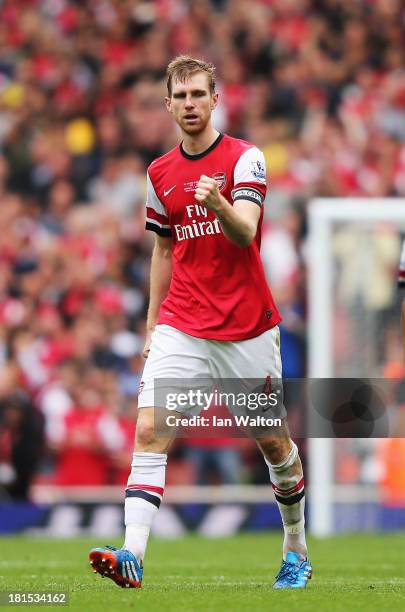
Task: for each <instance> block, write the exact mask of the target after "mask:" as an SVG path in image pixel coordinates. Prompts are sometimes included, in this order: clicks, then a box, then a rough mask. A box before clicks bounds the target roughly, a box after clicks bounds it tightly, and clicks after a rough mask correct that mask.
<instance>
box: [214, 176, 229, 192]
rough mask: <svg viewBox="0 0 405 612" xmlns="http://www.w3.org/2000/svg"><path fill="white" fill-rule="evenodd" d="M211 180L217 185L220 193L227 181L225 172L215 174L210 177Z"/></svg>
mask: <svg viewBox="0 0 405 612" xmlns="http://www.w3.org/2000/svg"><path fill="white" fill-rule="evenodd" d="M212 178H213V179H214V180H215V181H216V182H217V183H218V189H219V191H222V190H223V188H224V187H225V185H226V181H227V178H226V174H225V172H216V174H213V175H212Z"/></svg>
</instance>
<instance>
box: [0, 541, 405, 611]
mask: <svg viewBox="0 0 405 612" xmlns="http://www.w3.org/2000/svg"><path fill="white" fill-rule="evenodd" d="M112 543H113V544H114V542H112ZM100 544H104V542H100V540H88V539H75V540H50V539H31V538H30V539H29V538H25V537H21V538H17V537H13V538H2V539H0V553H1V554H0V591H5V590H23V591H31V592H32V591H35V590H37V591H38V590H42V591H43V590H57V589H61V590H69V592H70V605H69V607H66V606H65V607H63V608H61V607H60V606H59V609H65V610H69V611H70V610H80V611H81V612H87V611H89V612H92V611H97V612H101V611H102V612H105V611H108V612H114V611H116V610H117V611H122V612H124V611H126V610H132V609H133V610H139V611H140V612H143V611H149V610H153V611H155V610H162V611H163V612H168V611H176V612H180V611H183V610H184V611H187V612H189V611H194V610H201V611H202V610H204V611H208V610H218V611H219V610H221V611H222V610H228V611H229V612H234V611H239V610H246V611H249V612H256V611H262V610H263V611H264V610H266V611H271V612H278V611H284V610H285V611H286V612H290V611H294V610H297V611H298V610H299V611H300V612H303V611H307V610H308V611H309V610H310V611H311V612H312V611H315V610H319V612H329V611H335V610H339V611H340V610H342V611H345V612H348V611H349V610H356V611H357V610H358V611H361V612H363V611H367V612H369V611H370V610H375V611H377V610H378V611H379V612H381V611H385V610H387V611H388V610H389V611H392V610H401V609H405V561H404V551H405V535H404V534H401V535H373V536H369V535H350V536H344V537H336V538H333V539H328V540H322V541H311V542H310V552H311V560H312V564H313V567H314V577H313V579H312V581H311V582H310V583H309V587H308V588H307V589H306V590H305V591H274V590H272V588H271V584H272V581H273V576H274V575H275V573H276V572H277V570H278V566H279V557H280V545H281V539H280V536H275V535H273V534H271V535H269V534H267V533H262V534H244V535H238V536H235V537H232V538H226V539H218V540H206V539H202V538H199V537H191V536H190V537H187V538H184V539H182V540H175V541H172V542H169V541H162V540H159V541H157V540H152V541H151V542H150V545H149V549H148V554H147V558H146V571H145V578H144V583H143V584H144V588H142V589H141V590H133V589H128V590H124V589H119V588H118V587H116V586H115V584H113V583H112V582H111V581H110V580H108V579H102V578H101V577H100V576H99V575H98V574H97V575H96V574H93V573H92V572H91V569H90V566H89V564H88V562H87V551H88V549H89V548H91V547H92V546H95V545H100ZM115 544H117V545H120V544H119V543H117V542H116V543H115ZM25 607H28V606H25ZM35 608H36V609H38V608H40V609H44V608H43V606H35ZM47 608H48V609H56V608H55V607H53V606H52V607H51V606H47ZM3 609H5V608H3ZM19 609H22V607H20V608H19Z"/></svg>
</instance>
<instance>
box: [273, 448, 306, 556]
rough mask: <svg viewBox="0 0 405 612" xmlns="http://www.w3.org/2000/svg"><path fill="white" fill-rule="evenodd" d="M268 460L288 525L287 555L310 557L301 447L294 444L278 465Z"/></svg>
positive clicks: (285, 538) (283, 517)
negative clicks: (306, 532)
mask: <svg viewBox="0 0 405 612" xmlns="http://www.w3.org/2000/svg"><path fill="white" fill-rule="evenodd" d="M264 459H265V461H266V463H267V466H268V468H269V473H270V480H271V485H272V487H273V489H274V495H275V498H276V501H277V505H278V508H279V510H280V514H281V519H282V521H283V526H284V544H283V556H284V558H285V556H286V554H287V552H289V551H293V552H298V553H299V554H301V555H303V556H304V557H306V555H307V544H306V541H305V517H304V508H305V490H304V476H303V473H302V466H301V462H300V461H299V457H298V448H297V446H296V445H295V444H294V442H293V448H292V450H291V452H290V453H289V455H288V457H287V458H286V459H284V461H282V462H281V463H279V464H278V465H272V464H271V463H270V462H269V461H268V460H267V459H266V457H265V458H264ZM297 460H298V464H297Z"/></svg>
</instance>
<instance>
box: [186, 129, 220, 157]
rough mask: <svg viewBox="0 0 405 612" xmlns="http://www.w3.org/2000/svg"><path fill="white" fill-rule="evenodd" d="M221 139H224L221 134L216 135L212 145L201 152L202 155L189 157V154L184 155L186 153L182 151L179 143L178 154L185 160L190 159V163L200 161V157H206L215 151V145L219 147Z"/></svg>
mask: <svg viewBox="0 0 405 612" xmlns="http://www.w3.org/2000/svg"><path fill="white" fill-rule="evenodd" d="M223 137H224V135H223V134H221V133H220V134H218V136H217V138H216V139H215V140H214V142H213V143H212V145H210V146H209V147H208V149H205V151H203V152H202V153H197V154H196V155H190V154H189V153H186V151H185V150H184V149H183V143H182V142H181V143H180V153H181V154H182V156H183V157H185V158H186V159H190V160H192V161H193V160H197V159H201V158H202V157H205V156H206V155H208V153H211V151H212V150H213V149H215V147H216V146H217V145H219V143H220V142H221V140H222V139H223Z"/></svg>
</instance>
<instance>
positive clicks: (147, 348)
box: [142, 329, 153, 359]
mask: <svg viewBox="0 0 405 612" xmlns="http://www.w3.org/2000/svg"><path fill="white" fill-rule="evenodd" d="M152 334H153V329H150V330H149V331H147V332H146V339H145V346H144V347H143V351H142V357H144V358H145V359H147V358H148V356H149V351H150V344H151V341H152Z"/></svg>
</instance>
